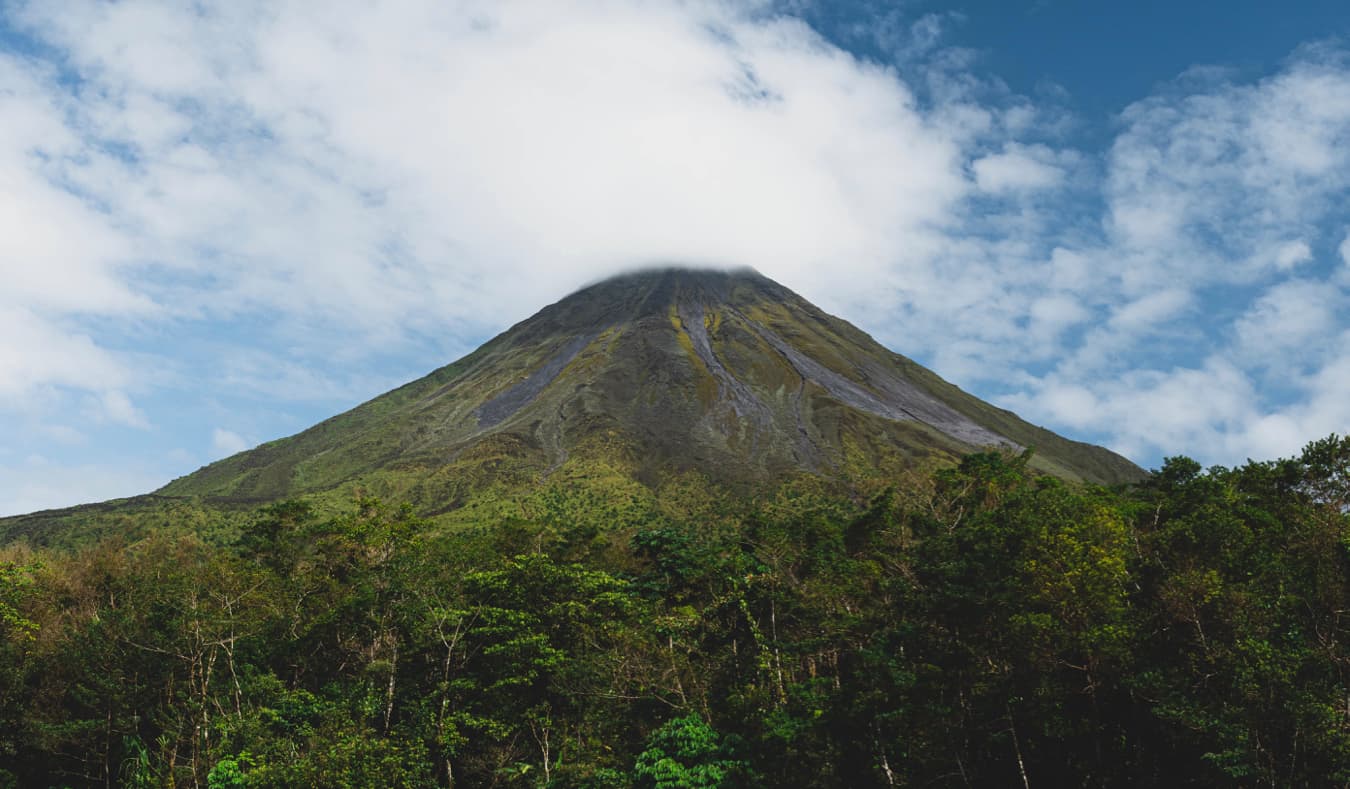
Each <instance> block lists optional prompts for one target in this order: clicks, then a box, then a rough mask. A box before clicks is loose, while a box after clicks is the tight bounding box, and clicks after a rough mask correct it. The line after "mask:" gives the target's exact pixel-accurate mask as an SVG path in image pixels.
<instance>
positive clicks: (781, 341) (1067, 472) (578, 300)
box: [0, 268, 1144, 533]
mask: <svg viewBox="0 0 1350 789" xmlns="http://www.w3.org/2000/svg"><path fill="white" fill-rule="evenodd" d="M988 447H1002V448H1006V449H1009V450H1013V451H1019V450H1021V449H1023V448H1027V447H1034V449H1035V455H1034V459H1033V466H1034V467H1036V468H1039V469H1040V470H1041V471H1044V472H1047V473H1050V474H1054V475H1056V476H1060V477H1063V478H1066V479H1081V480H1086V481H1090V482H1098V483H1108V484H1109V483H1119V482H1128V481H1134V480H1137V479H1140V478H1142V477H1143V476H1144V472H1143V471H1142V470H1141V469H1139V468H1138V467H1137V466H1135V465H1134V464H1132V463H1131V462H1129V461H1128V460H1126V459H1125V458H1123V457H1120V456H1119V455H1116V454H1114V453H1112V452H1110V451H1108V450H1106V449H1103V448H1101V447H1096V446H1092V445H1089V444H1084V443H1079V442H1075V441H1070V440H1068V439H1065V438H1062V437H1060V436H1057V435H1055V434H1054V433H1051V432H1049V431H1047V430H1044V429H1042V428H1039V427H1036V426H1034V425H1031V424H1028V423H1027V422H1024V421H1023V420H1021V419H1019V418H1018V417H1017V416H1016V415H1015V414H1013V413H1011V412H1009V411H1006V410H1003V409H999V408H996V407H994V406H991V405H989V404H987V403H985V402H982V401H981V400H979V399H977V398H975V397H973V396H971V395H968V394H966V393H965V392H963V391H961V390H960V389H958V388H957V387H955V386H953V385H951V384H949V383H947V382H946V381H943V380H942V379H941V378H939V377H938V376H937V375H935V374H934V373H932V372H930V371H929V370H927V369H925V368H924V367H922V366H920V365H918V364H916V363H915V362H913V361H911V360H909V359H907V358H905V357H903V356H900V355H898V354H896V353H893V352H891V351H890V350H887V349H886V348H884V347H882V346H881V345H880V344H879V343H877V342H876V341H875V340H873V339H872V338H871V337H870V336H868V335H867V334H865V333H864V332H862V331H860V330H859V329H857V328H856V327H854V326H852V325H851V324H849V323H847V322H845V321H843V320H840V319H838V318H835V317H832V316H830V315H827V314H826V313H824V312H822V311H821V310H820V309H818V308H816V307H815V306H813V305H812V304H810V303H808V302H807V301H806V300H804V299H802V298H801V297H800V296H798V295H796V294H795V293H793V292H792V291H790V290H788V289H787V288H785V287H783V286H781V285H779V284H777V283H776V282H773V281H772V280H769V279H767V278H765V277H763V276H761V275H759V274H758V273H755V272H753V271H749V270H742V271H735V272H714V271H698V270H687V269H673V268H672V269H662V270H652V271H646V272H641V273H636V274H629V275H624V276H619V277H615V278H613V279H609V280H605V281H603V282H600V283H599V284H596V285H592V286H590V287H588V288H585V289H583V290H581V291H578V292H577V293H574V294H572V295H571V296H568V297H567V298H564V299H563V300H561V301H559V302H557V303H556V304H553V305H550V306H548V307H545V308H544V309H543V310H541V311H540V312H539V313H538V314H536V315H534V316H533V317H531V318H529V319H527V320H525V321H523V322H521V323H519V324H517V325H515V326H513V327H511V328H510V329H509V330H507V331H506V332H504V333H502V334H501V335H499V336H497V337H496V338H494V339H492V340H491V341H489V342H488V343H486V344H485V345H483V346H482V347H480V348H479V349H478V350H476V351H474V352H473V353H471V354H469V355H468V356H466V357H464V358H462V359H460V360H459V361H457V362H455V363H453V364H450V365H448V366H446V367H442V368H441V369H439V370H436V371H435V372H433V373H431V374H430V375H427V376H426V377H424V378H422V379H420V380H417V381H414V382H412V383H409V384H407V385H405V386H403V387H400V388H398V389H395V390H394V391H392V392H389V393H387V394H384V395H381V396H380V397H377V398H375V399H373V400H371V401H369V402H367V403H365V404H363V405H360V406H357V407H356V408H354V409H352V410H350V411H348V412H346V413H344V414H340V415H338V416H335V417H333V418H331V419H328V420H326V421H324V422H322V423H320V424H318V425H316V426H314V427H312V428H310V429H308V430H306V431H304V432H302V433H299V434H297V435H294V436H291V437H289V438H284V439H281V440H278V441H272V442H269V443H266V444H263V445H261V446H259V447H257V448H255V449H253V450H250V451H247V452H242V453H240V454H237V455H234V456H232V457H229V458H226V459H224V460H221V461H218V462H216V463H213V464H211V465H209V466H206V467H205V468H202V469H200V470H198V471H197V472H195V473H193V474H190V475H188V476H185V477H182V478H180V479H177V480H175V481H173V482H171V483H169V484H168V485H167V486H165V487H164V488H162V489H161V490H159V491H156V493H155V494H152V495H151V496H149V497H140V499H131V500H128V503H129V504H130V503H135V502H137V501H141V500H143V501H145V502H149V501H155V502H159V503H160V504H161V505H162V504H163V503H164V502H166V501H169V502H172V501H175V500H179V501H183V500H192V501H198V502H201V503H204V504H208V505H211V506H216V507H219V506H224V507H240V506H251V505H256V504H262V503H267V502H272V501H277V500H281V499H286V498H291V497H296V496H305V495H309V496H313V495H320V496H324V495H333V496H336V495H341V496H343V497H344V498H346V499H347V500H349V499H350V496H351V495H352V493H353V492H367V493H374V494H376V495H379V496H381V497H384V498H387V499H391V500H400V501H409V502H411V503H412V504H413V505H414V507H415V508H416V509H417V510H419V511H420V512H422V513H423V514H428V515H436V514H439V513H445V512H449V511H452V510H455V509H457V508H459V507H461V506H463V505H464V503H465V502H466V501H468V500H470V499H472V498H473V496H474V495H475V492H476V491H482V490H484V489H487V488H491V487H495V488H496V489H497V490H499V491H500V490H513V489H519V488H520V487H522V486H531V485H538V484H540V483H541V482H543V481H553V482H556V481H558V480H564V481H566V480H568V479H583V478H586V477H588V476H591V477H593V476H595V475H606V474H607V475H611V476H612V477H614V478H616V479H627V480H630V481H632V480H636V481H638V482H640V483H641V484H643V485H645V486H646V487H648V488H651V487H655V486H658V485H660V484H661V483H662V481H663V480H669V479H671V478H673V477H678V476H680V475H682V474H684V475H687V474H690V473H693V474H697V475H702V477H703V478H704V479H705V480H707V481H708V482H709V483H710V484H713V485H717V486H720V487H723V488H733V489H739V490H749V489H755V488H760V489H764V488H766V487H767V486H772V485H774V484H777V483H780V482H782V481H783V480H785V479H788V478H793V477H798V476H802V475H808V476H815V477H819V478H843V477H848V476H856V475H857V474H858V473H867V472H868V471H869V470H870V471H871V472H873V473H874V472H875V471H876V470H877V469H890V468H899V467H903V466H904V465H906V464H914V463H916V462H944V461H947V460H950V459H954V458H956V457H958V456H959V455H961V454H964V453H967V452H970V451H973V450H977V449H982V448H988ZM93 506H95V507H97V506H100V505H93ZM50 515H52V516H57V515H58V513H51V514H50ZM28 517H29V518H31V517H33V516H28ZM58 519H59V518H58ZM9 525H10V526H11V529H9V531H11V532H13V531H14V530H15V529H14V528H13V527H15V526H18V524H16V523H13V522H12V520H11V523H10V524H9ZM37 525H38V524H37V523H27V524H24V527H23V528H19V529H18V531H22V532H30V533H31V527H33V526H37ZM4 526H5V524H4V523H3V522H0V532H4V531H6V529H5V528H4Z"/></svg>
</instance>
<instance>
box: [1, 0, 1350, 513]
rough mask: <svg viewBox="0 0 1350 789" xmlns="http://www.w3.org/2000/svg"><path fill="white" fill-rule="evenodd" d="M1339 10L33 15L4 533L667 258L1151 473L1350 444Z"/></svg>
mask: <svg viewBox="0 0 1350 789" xmlns="http://www.w3.org/2000/svg"><path fill="white" fill-rule="evenodd" d="M1340 5H1342V4H1336V3H1331V2H1312V1H1309V2H1294V3H1282V4H1280V5H1279V6H1278V7H1276V6H1275V5H1274V4H1266V3H1254V2H1247V3H1243V2H1236V3H1228V4H1225V5H1224V6H1223V12H1222V13H1216V12H1215V10H1214V8H1215V7H1214V6H1213V5H1212V4H1207V3H1204V4H1202V3H1192V4H1177V3H1160V2H1142V3H1133V4H1106V3H1088V2H1055V1H1054V0H1041V1H1040V2H998V3H996V2H980V3H939V2H917V1H916V2H909V3H879V2H869V1H868V0H850V1H846V2H830V3H823V2H813V1H812V0H783V2H767V1H766V0H744V1H740V0H722V1H721V2H701V1H700V0H687V1H686V2H673V1H672V2H665V1H664V0H645V1H644V2H632V1H629V0H588V1H586V2H583V1H582V0H549V1H548V2H543V0H538V1H537V2H530V1H525V0H522V2H516V3H512V4H501V3H496V2H487V1H486V0H483V1H482V2H480V1H478V0H458V1H457V2H444V0H403V2H398V3H374V4H371V3H365V2H351V3H344V2H335V3H330V4H325V5H324V11H323V12H322V13H316V12H314V11H313V10H312V9H313V8H315V7H314V6H313V5H312V4H309V3H300V2H268V3H261V2H259V3H251V2H245V1H243V0H236V1H235V2H229V3H225V2H209V1H204V2H199V3H193V4H188V3H181V2H156V1H155V0H122V2H118V3H106V2H94V1H92V0H70V1H69V2H63V3H42V2H13V1H10V2H4V1H0V118H3V119H4V123H3V124H0V185H3V186H2V187H0V274H3V281H4V282H5V286H4V287H3V288H0V514H3V513H16V512H25V511H30V510H33V509H38V508H43V507H54V506H63V505H69V504H74V503H79V502H84V501H91V500H99V499H104V498H109V497H112V496H121V495H130V494H135V493H140V492H145V491H147V490H150V489H153V488H155V487H158V486H159V485H161V484H163V483H164V482H166V481H168V480H169V479H171V478H173V477H176V476H179V475H181V474H185V473H189V472H191V471H193V470H195V469H196V468H198V467H199V466H201V465H203V464H205V463H207V462H210V461H211V460H214V459H216V458H219V457H223V456H225V455H227V454H229V453H232V452H235V451H239V450H241V449H244V448H247V447H249V446H252V445H255V444H257V443H259V442H262V441H266V440H269V439H272V438H276V437H280V436H283V435H288V434H291V433H294V432H296V431H298V430H301V429H303V428H304V427H307V426H309V425H311V424H313V423H315V422H317V421H319V420H321V419H323V418H325V417H327V416H329V415H331V414H333V413H336V412H338V411H341V410H343V409H346V408H348V407H350V406H352V405H354V404H356V403H358V402H361V401H362V400H364V399H367V398H369V397H371V396H374V395H376V394H379V393H380V392H383V391H386V390H387V389H389V388H392V387H394V386H396V385H398V384H400V383H402V382H404V381H406V380H408V379H410V378H413V377H416V376H419V375H422V374H424V373H425V372H427V371H429V370H431V369H433V368H435V367H438V366H440V365H441V364H444V363H447V362H449V361H452V360H453V359H455V358H457V357H458V356H460V355H462V354H463V353H465V352H467V351H468V350H471V349H472V348H474V347H476V346H477V345H478V344H480V343H481V342H482V341H484V340H486V339H487V338H489V337H491V336H492V335H493V334H495V333H496V332H498V331H500V330H502V329H504V328H505V327H507V326H509V325H510V324H511V323H513V322H515V321H517V320H520V319H522V318H524V317H526V316H528V315H529V314H530V313H532V312H533V311H535V310H536V309H537V308H538V307H540V306H541V305H543V304H545V303H548V302H550V301H553V300H556V299H557V298H560V297H561V296H563V295H565V294H566V293H568V292H570V291H571V290H573V289H575V288H576V287H577V286H579V285H581V284H584V283H586V282H588V281H592V280H594V279H596V278H599V277H602V276H605V275H607V274H610V273H614V272H617V271H620V270H623V269H626V268H631V267H633V266H637V265H644V264H650V263H653V262H667V261H681V262H686V263H689V264H694V265H706V266H728V265H752V266H754V267H756V268H758V269H759V270H760V271H762V272H764V273H765V274H767V275H769V276H772V277H774V278H776V279H778V280H780V281H781V282H783V283H784V284H787V285H789V286H790V287H793V288H794V289H796V290H798V291H799V292H800V293H802V294H803V295H805V296H806V297H808V298H810V299H812V300H813V301H815V302H817V303H818V304H820V305H821V306H823V307H825V308H826V309H828V310H830V311H832V312H834V313H836V314H839V315H841V316H843V317H845V318H848V319H849V320H852V321H853V322H855V323H857V324H859V325H860V326H862V327H863V328H865V329H866V330H868V331H869V332H871V333H873V334H874V336H876V337H877V338H878V339H880V340H882V341H883V342H884V343H886V344H887V345H889V346H890V347H892V348H894V349H896V350H897V351H900V352H901V353H904V354H906V355H909V356H911V357H913V358H916V359H918V360H920V361H921V362H923V363H925V364H928V365H929V366H931V367H933V368H934V369H936V370H937V371H938V372H939V373H941V374H942V375H944V376H946V377H947V378H949V379H950V380H953V381H955V382H957V383H958V384H960V385H961V386H963V387H964V388H966V389H968V390H970V391H973V392H975V393H976V394H979V395H980V396H983V397H985V398H987V399H990V400H993V401H994V402H997V403H999V404H1001V405H1004V406H1006V407H1009V408H1013V409H1014V410H1016V411H1018V412H1019V413H1020V414H1022V415H1023V416H1024V417H1026V418H1028V419H1030V420H1032V421H1034V422H1037V423H1040V424H1045V425H1047V426H1049V427H1051V428H1053V429H1055V430H1057V431H1059V432H1061V433H1064V434H1066V435H1069V436H1072V437H1075V438H1080V439H1084V440H1091V441H1095V442H1099V443H1103V444H1106V445H1108V446H1111V447H1113V448H1115V449H1117V450H1118V451H1121V452H1123V453H1125V454H1126V455H1128V456H1130V457H1131V458H1133V459H1135V460H1136V461H1137V462H1139V463H1141V464H1143V465H1145V466H1156V465H1157V464H1158V463H1159V462H1160V461H1161V459H1162V458H1163V457H1164V456H1167V455H1175V454H1187V455H1191V456H1193V457H1196V458H1198V459H1200V460H1202V461H1203V462H1206V463H1225V464H1231V463H1240V462H1242V461H1243V460H1245V459H1246V458H1248V457H1256V458H1266V457H1274V456H1279V455H1287V454H1291V453H1293V452H1296V451H1297V450H1298V449H1299V448H1300V447H1301V446H1302V445H1303V444H1304V443H1306V442H1307V441H1309V440H1312V439H1315V438H1318V437H1321V436H1324V435H1326V434H1327V433H1330V432H1332V431H1338V432H1345V431H1346V430H1347V429H1350V398H1347V397H1346V396H1345V395H1344V393H1345V392H1346V391H1350V319H1347V318H1345V317H1344V316H1346V315H1350V310H1347V309H1346V308H1347V306H1350V305H1347V300H1350V235H1348V234H1350V210H1347V209H1350V204H1348V203H1347V195H1350V48H1348V46H1347V41H1350V12H1347V11H1345V10H1343V9H1342V8H1341V7H1339V6H1340Z"/></svg>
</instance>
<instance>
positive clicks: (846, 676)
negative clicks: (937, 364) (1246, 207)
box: [0, 436, 1350, 789]
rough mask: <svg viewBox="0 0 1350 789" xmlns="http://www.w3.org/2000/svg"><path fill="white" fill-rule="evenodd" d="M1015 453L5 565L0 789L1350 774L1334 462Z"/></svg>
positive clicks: (223, 527)
mask: <svg viewBox="0 0 1350 789" xmlns="http://www.w3.org/2000/svg"><path fill="white" fill-rule="evenodd" d="M856 451H857V452H860V453H863V454H866V449H865V448H858V449H857V450H856ZM1031 461H1032V458H1030V457H1029V456H1028V455H1025V454H1023V455H1016V454H999V453H980V454H974V455H970V456H968V457H966V458H965V459H964V460H962V461H961V462H960V464H959V465H957V466H955V467H949V468H944V469H940V470H937V471H934V472H931V473H925V474H920V473H917V472H915V471H913V470H912V469H911V470H908V471H905V472H902V473H903V476H897V477H895V478H893V479H892V480H891V482H892V484H891V485H890V486H889V487H888V488H887V489H886V490H884V491H881V492H879V493H877V494H876V495H874V496H872V497H870V498H868V499H864V500H861V501H860V500H858V499H856V498H847V497H845V498H840V497H839V496H838V495H836V494H835V492H834V490H832V489H831V488H830V487H829V485H827V484H826V483H825V482H824V481H823V479H822V478H821V477H817V476H814V475H804V476H802V477H800V478H798V479H797V480H795V481H793V482H791V483H789V484H784V485H782V486H781V487H780V488H778V489H777V491H776V492H775V493H774V495H772V496H770V497H766V498H761V499H759V500H757V501H755V502H753V503H750V502H749V500H747V499H745V498H744V497H740V496H734V495H729V494H727V493H726V491H725V489H724V488H722V487H720V486H718V485H716V484H712V483H710V482H709V481H708V480H707V479H705V478H701V477H699V476H698V475H692V474H690V475H683V476H677V477H672V478H670V479H669V480H667V481H666V482H665V483H664V486H663V490H664V496H661V497H652V496H651V495H650V491H651V490H652V489H651V488H650V487H647V486H644V485H640V484H637V483H634V482H632V480H631V478H630V477H628V476H627V472H626V470H624V469H617V470H616V471H615V472H614V480H615V481H614V482H612V484H611V485H610V486H608V487H606V488H605V489H604V490H603V491H601V490H600V489H597V488H591V489H587V488H586V487H585V486H584V485H575V486H573V485H567V484H559V485H557V486H554V487H551V488H548V489H547V490H546V491H545V490H541V491H540V492H538V493H537V494H534V498H533V499H532V503H531V504H530V505H529V506H528V507H524V508H519V509H518V510H517V512H516V514H514V515H511V516H509V517H496V516H493V515H492V514H491V508H484V509H483V510H482V511H481V513H480V516H481V519H480V520H479V521H478V522H476V523H471V522H469V521H464V522H462V523H460V524H458V525H457V526H456V527H455V528H448V527H443V528H437V527H435V526H434V525H432V524H429V523H427V522H425V521H423V520H421V519H420V518H419V517H418V516H417V515H416V514H415V513H414V511H413V509H412V508H411V507H402V508H391V507H386V506H383V505H381V504H380V503H379V502H377V501H375V500H373V499H369V498H364V499H360V500H358V501H357V502H356V503H355V505H354V506H353V505H350V504H349V505H347V506H346V507H345V508H344V509H343V511H341V512H339V513H336V514H322V513H320V512H317V511H316V509H315V508H314V507H313V506H311V505H310V504H308V503H305V502H285V503H279V504H273V505H270V506H267V507H265V508H263V509H261V510H258V511H256V512H254V513H253V514H251V515H248V516H246V517H241V516H236V515H217V516H212V515H211V514H210V513H205V514H202V513H195V512H194V511H192V510H181V511H180V510H174V509H172V507H170V508H167V509H164V510H162V511H161V513H160V516H161V517H163V518H164V519H166V521H172V520H173V519H174V518H175V517H177V516H178V515H182V516H183V517H184V518H187V519H188V520H189V522H188V523H184V524H178V525H176V526H175V525H174V524H172V523H164V524H160V525H158V526H157V527H156V528H154V529H151V530H145V531H143V532H139V533H138V536H136V537H128V536H126V535H119V534H115V533H114V534H108V535H107V536H105V537H104V538H103V539H102V540H100V541H99V542H97V543H96V544H91V545H87V546H85V547H82V548H80V549H78V550H74V551H69V552H61V551H51V550H42V551H34V550H32V549H28V548H24V547H21V546H11V547H10V548H8V549H6V550H5V552H4V553H3V554H0V634H3V640H0V776H3V779H0V784H3V783H4V781H5V780H7V781H8V782H9V783H12V784H15V785H19V786H110V785H113V786H186V785H194V786H208V787H213V788H215V789H220V788H222V787H247V786H297V787H300V786H349V787H367V786H369V787H402V786H410V787H420V786H501V787H506V786H520V787H525V786H531V787H545V786H547V787H736V786H819V787H868V786H878V787H881V786H931V785H956V786H965V785H968V786H990V787H1002V786H1023V785H1026V786H1131V787H1135V786H1206V787H1210V786H1251V785H1288V786H1309V785H1316V786H1329V785H1338V786H1343V785H1347V784H1350V714H1347V711H1346V707H1345V699H1346V698H1350V646H1347V645H1350V630H1348V627H1350V626H1348V625H1347V622H1346V619H1345V617H1344V613H1343V612H1344V611H1346V610H1350V515H1347V512H1348V511H1350V439H1341V438H1337V437H1335V436H1333V437H1331V438H1329V439H1327V440H1324V441H1320V442H1317V443H1315V444H1313V445H1310V446H1309V447H1308V449H1307V450H1306V451H1305V452H1304V453H1303V454H1302V456H1301V457H1299V458H1295V459H1291V460H1283V461H1276V462H1269V463H1249V464H1248V465H1246V466H1243V467H1241V468H1234V469H1227V468H1213V469H1209V470H1208V471H1205V470H1202V469H1201V468H1200V467H1199V466H1198V465H1197V464H1195V463H1194V462H1192V461H1189V460H1187V459H1184V458H1178V459H1172V460H1169V461H1168V462H1167V464H1166V465H1165V466H1164V468H1163V469H1162V470H1161V472H1159V473H1158V474H1157V475H1156V476H1155V477H1154V478H1153V479H1151V480H1149V481H1148V482H1147V483H1145V484H1143V485H1142V486H1140V487H1138V488H1135V489H1123V490H1110V489H1106V488H1101V487H1096V486H1090V485H1084V484H1080V483H1074V482H1065V481H1062V480H1059V479H1056V478H1054V477H1049V476H1043V475H1039V474H1035V473H1033V472H1032V470H1031ZM618 480H628V481H627V482H625V483H623V484H629V485H632V487H631V489H630V490H629V494H628V495H627V496H625V495H623V494H622V493H621V490H622V488H621V487H620V482H619V481H618ZM644 491H647V493H644ZM522 501H523V500H522ZM200 518H204V520H199V519H200Z"/></svg>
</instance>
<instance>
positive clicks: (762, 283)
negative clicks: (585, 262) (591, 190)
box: [522, 266, 800, 329]
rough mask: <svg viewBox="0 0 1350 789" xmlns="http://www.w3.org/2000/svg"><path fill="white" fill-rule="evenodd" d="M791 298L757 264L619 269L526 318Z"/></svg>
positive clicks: (618, 314) (573, 319)
mask: <svg viewBox="0 0 1350 789" xmlns="http://www.w3.org/2000/svg"><path fill="white" fill-rule="evenodd" d="M785 299H800V297H798V296H797V295H796V294H794V293H793V292H792V291H790V290H788V289H787V288H785V287H783V286H782V285H779V284H778V283H777V282H774V281H773V280H771V279H769V278H768V277H765V276H764V275H762V274H760V273H759V272H758V271H755V270H754V269H752V268H737V269H706V268H692V267H683V266H662V267H653V268H647V269H640V270H636V271H630V272H625V273H622V274H617V275H614V276H611V277H608V278H606V279H603V280H600V281H598V282H595V283H592V284H590V285H587V286H585V287H583V288H581V289H580V290H578V291H576V292H575V293H572V294H571V295H569V296H567V297H566V298H564V299H562V300H561V301H559V302H557V303H555V304H552V305H550V306H548V307H545V308H544V309H543V310H541V311H540V312H539V313H538V314H536V315H535V316H534V317H532V318H530V320H529V321H526V322H525V323H526V324H534V323H543V324H545V325H548V326H550V327H551V328H553V329H582V328H584V327H586V326H595V325H611V324H612V323H614V322H615V321H619V320H632V319H636V318H638V317H641V316H645V315H665V314H667V313H668V312H669V310H670V308H671V306H672V305H676V306H678V305H686V306H688V305H701V306H703V307H705V308H707V307H714V306H717V305H724V304H749V303H753V302H757V301H770V302H774V301H783V300H785ZM522 325H523V324H522Z"/></svg>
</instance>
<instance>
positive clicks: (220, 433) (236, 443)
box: [211, 427, 253, 458]
mask: <svg viewBox="0 0 1350 789" xmlns="http://www.w3.org/2000/svg"><path fill="white" fill-rule="evenodd" d="M252 446H253V442H252V441H249V440H248V439H246V438H244V437H243V436H241V435H239V434H238V433H235V432H233V431H230V430H226V429H224V428H221V427H218V428H216V429H215V430H212V431H211V457H212V458H223V457H229V456H230V455H234V454H237V453H239V452H243V451H244V450H246V449H249V448H251V447H252Z"/></svg>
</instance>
